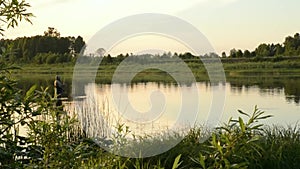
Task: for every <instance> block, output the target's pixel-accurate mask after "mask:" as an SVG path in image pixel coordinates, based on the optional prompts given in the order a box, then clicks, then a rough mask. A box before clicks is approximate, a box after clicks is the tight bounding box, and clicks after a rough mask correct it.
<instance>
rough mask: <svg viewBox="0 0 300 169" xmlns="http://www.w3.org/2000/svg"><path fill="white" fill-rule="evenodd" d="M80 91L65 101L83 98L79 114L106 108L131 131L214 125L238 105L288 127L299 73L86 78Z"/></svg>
mask: <svg viewBox="0 0 300 169" xmlns="http://www.w3.org/2000/svg"><path fill="white" fill-rule="evenodd" d="M62 77H63V76H62ZM18 79H20V83H19V85H20V87H23V88H29V86H31V85H32V84H39V85H42V86H52V83H53V79H52V78H49V76H47V78H45V77H43V76H41V77H28V76H23V77H18ZM62 79H64V83H65V84H66V92H65V96H66V97H69V98H70V97H71V96H72V92H71V89H72V87H71V86H72V82H71V79H70V78H69V79H68V78H64V77H63V78H62ZM52 90H53V87H50V90H49V91H50V93H51V92H52ZM80 90H81V93H80V94H77V96H81V97H80V98H83V99H81V100H78V101H75V102H71V103H72V104H71V105H72V106H73V108H72V106H71V107H70V102H69V104H68V105H67V106H69V109H74V103H76V104H75V107H76V106H77V108H78V106H79V107H80V106H82V105H80V104H83V102H84V105H83V106H85V107H86V109H83V108H81V109H80V111H81V114H82V113H83V112H82V111H88V112H85V113H88V114H89V115H90V118H92V119H93V118H94V117H93V116H97V115H95V114H99V113H105V115H103V114H102V116H106V118H107V119H109V120H111V121H118V122H124V123H126V124H128V125H129V126H134V127H132V128H133V129H136V130H144V129H145V128H147V125H148V127H150V128H151V127H152V128H153V126H161V127H166V126H167V127H172V126H174V125H182V124H187V125H193V124H194V123H196V124H197V123H198V124H206V123H207V122H212V124H213V125H215V124H220V123H223V122H227V121H228V119H229V118H230V117H234V118H236V117H238V116H239V114H238V111H237V110H238V109H239V110H243V111H244V112H246V113H252V112H253V110H254V107H255V106H257V107H258V108H259V109H261V110H263V111H265V113H266V114H267V115H273V117H271V118H269V119H267V120H264V121H263V123H265V124H269V125H272V124H275V125H283V126H287V125H295V124H296V123H297V122H299V121H300V103H299V100H300V78H290V77H286V78H282V77H281V78H279V77H277V78H276V77H256V76H252V77H239V78H227V82H226V83H225V84H217V85H211V84H210V83H209V82H206V81H203V82H197V83H194V84H189V85H176V84H171V83H168V84H165V83H154V82H147V83H134V84H129V85H128V84H101V83H87V82H86V83H83V84H82V86H81V89H80ZM87 108H88V109H87ZM214 111H218V112H214ZM92 114H94V115H92ZM195 115H196V116H195ZM108 116H109V117H108ZM82 118H84V117H82ZM107 119H106V120H107ZM178 122H180V123H178ZM108 123H110V122H108ZM137 124H138V125H137Z"/></svg>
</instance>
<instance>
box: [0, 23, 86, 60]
mask: <svg viewBox="0 0 300 169" xmlns="http://www.w3.org/2000/svg"><path fill="white" fill-rule="evenodd" d="M84 45H85V42H84V40H83V38H82V37H81V36H78V37H77V38H75V37H60V33H58V32H57V31H56V30H55V29H54V28H51V27H49V28H48V31H45V32H44V35H43V36H41V35H37V36H33V37H19V38H16V39H14V40H10V39H1V40H0V47H1V50H0V54H1V56H2V58H1V60H2V61H3V60H4V61H6V62H11V63H36V64H42V63H47V64H52V63H63V62H70V61H71V60H72V58H73V57H74V56H75V55H76V54H78V53H79V52H80V50H81V48H82V47H83V46H84Z"/></svg>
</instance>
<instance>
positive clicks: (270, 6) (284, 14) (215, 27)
mask: <svg viewBox="0 0 300 169" xmlns="http://www.w3.org/2000/svg"><path fill="white" fill-rule="evenodd" d="M28 2H29V3H30V4H31V6H32V8H31V9H30V11H31V12H32V13H34V15H35V16H36V17H35V18H32V21H33V25H30V24H28V23H21V24H20V26H19V27H18V28H16V29H9V30H7V31H6V32H5V38H16V37H20V36H34V35H38V34H39V35H41V34H43V32H44V31H45V30H46V29H47V27H48V26H51V27H55V28H56V29H57V30H58V31H59V32H61V35H62V36H78V35H80V36H82V37H83V38H84V39H85V41H86V42H88V40H89V39H90V38H91V37H92V36H93V35H94V34H95V33H96V32H97V31H98V30H100V29H101V28H103V27H104V26H106V25H108V24H109V23H111V22H114V21H115V20H118V19H120V18H123V17H125V16H130V15H133V14H139V13H163V14H168V15H172V16H176V17H179V18H181V19H183V20H185V21H187V22H189V23H191V24H192V25H194V26H196V27H197V28H198V29H199V31H201V32H202V33H203V34H204V35H205V36H206V37H207V38H208V40H209V41H210V42H211V44H212V45H213V47H214V48H215V50H216V51H217V52H218V53H221V52H222V51H226V52H227V53H228V52H229V50H230V49H231V48H237V49H243V50H244V49H250V50H254V49H255V47H257V45H258V44H260V43H264V42H265V43H271V42H274V43H282V42H283V41H284V38H285V37H286V36H288V35H294V34H295V33H296V32H300V22H299V18H298V17H299V16H300V10H299V6H300V1H299V0H287V1H283V0H188V1H182V0H181V1H180V0H163V1H162V0H151V1H141V0H126V1H125V0H110V1H104V0H43V1H38V0H28ZM170 29H171V28H170ZM122 48H124V47H122ZM173 48H174V47H170V49H173Z"/></svg>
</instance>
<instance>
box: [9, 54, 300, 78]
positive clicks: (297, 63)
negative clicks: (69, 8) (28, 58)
mask: <svg viewBox="0 0 300 169" xmlns="http://www.w3.org/2000/svg"><path fill="white" fill-rule="evenodd" d="M118 65H119V63H115V64H106V65H102V64H101V65H89V64H82V65H76V66H78V67H77V70H79V72H80V74H82V78H86V77H88V76H93V75H95V73H96V71H97V80H98V81H100V82H104V83H106V82H110V81H111V79H112V78H113V75H114V73H115V70H116V69H117V68H118ZM187 65H188V66H189V68H190V70H191V71H192V72H193V74H194V76H195V79H196V80H197V81H203V80H209V77H208V75H207V71H206V68H205V67H204V65H203V64H202V63H201V61H193V62H187ZM222 65H223V68H224V71H225V75H226V78H234V77H245V76H247V77H251V76H272V77H297V78H298V77H300V59H295V60H284V61H279V62H271V61H260V62H251V61H243V62H240V61H239V62H235V61H229V60H226V61H224V60H223V63H222ZM18 66H19V67H20V68H21V69H20V70H15V71H13V74H14V75H15V76H29V77H30V76H39V77H43V76H45V77H48V76H49V77H52V76H54V75H56V74H59V75H62V76H64V77H67V78H72V77H73V72H74V64H71V63H68V64H49V65H48V64H43V65H35V64H24V65H18ZM136 66H141V65H139V64H137V65H136ZM156 66H159V67H164V66H169V67H171V68H169V70H171V71H173V72H176V71H178V70H177V66H176V64H173V63H171V64H165V65H157V64H156ZM124 70H125V71H126V72H131V71H132V65H131V66H129V67H128V68H127V69H126V68H125V69H124ZM216 71H218V70H216ZM177 73H182V74H185V73H186V72H181V71H179V72H177ZM134 81H136V82H148V81H151V82H156V81H164V82H172V81H174V79H173V78H172V77H171V76H170V75H169V74H168V73H166V72H163V71H161V70H158V69H146V70H143V71H142V72H140V73H138V74H136V75H135V77H134Z"/></svg>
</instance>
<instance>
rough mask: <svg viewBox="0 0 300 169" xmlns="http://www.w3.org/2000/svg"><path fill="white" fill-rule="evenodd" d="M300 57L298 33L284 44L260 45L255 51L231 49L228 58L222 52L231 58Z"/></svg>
mask: <svg viewBox="0 0 300 169" xmlns="http://www.w3.org/2000/svg"><path fill="white" fill-rule="evenodd" d="M299 55H300V35H299V33H296V34H295V35H294V37H292V36H288V37H286V38H285V41H284V42H283V44H279V43H278V44H273V43H272V44H266V43H263V44H260V45H259V46H258V47H257V48H256V49H255V50H254V51H251V52H250V51H249V50H245V51H242V50H240V49H238V50H237V49H231V50H230V52H229V55H228V56H227V55H226V53H225V52H222V57H229V58H242V57H244V58H251V57H274V56H278V57H281V56H299Z"/></svg>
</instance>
